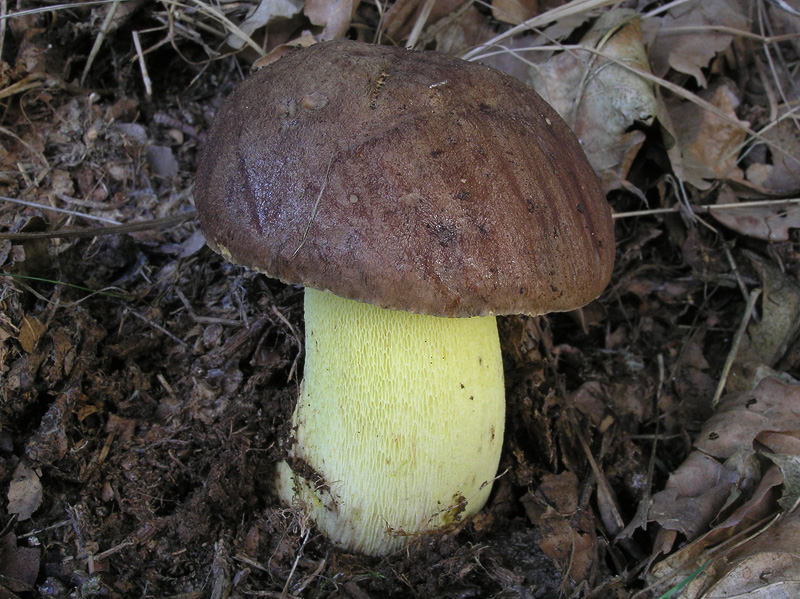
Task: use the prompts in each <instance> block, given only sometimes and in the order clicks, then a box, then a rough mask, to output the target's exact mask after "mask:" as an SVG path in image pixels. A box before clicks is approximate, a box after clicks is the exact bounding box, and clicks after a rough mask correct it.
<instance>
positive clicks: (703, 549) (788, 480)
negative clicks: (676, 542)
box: [649, 378, 800, 598]
mask: <svg viewBox="0 0 800 599" xmlns="http://www.w3.org/2000/svg"><path fill="white" fill-rule="evenodd" d="M798 431H800V385H787V384H784V383H782V382H780V381H778V380H777V379H773V378H764V379H762V380H761V382H760V383H759V384H758V386H757V387H756V388H755V389H754V390H753V391H752V392H747V393H737V394H731V395H728V396H726V397H724V398H723V399H722V401H721V402H720V404H719V406H718V409H717V412H716V414H715V415H714V416H712V417H711V418H710V419H709V420H708V422H707V423H706V425H705V426H704V427H703V430H702V431H701V432H700V434H699V435H698V437H697V441H696V442H695V447H696V450H695V451H694V452H692V454H691V455H690V456H689V458H688V459H687V461H686V462H685V464H684V465H682V466H681V467H680V468H679V469H678V471H676V473H675V474H673V477H670V483H669V484H668V489H667V490H669V488H670V487H679V488H682V489H683V490H684V493H686V492H688V493H689V494H691V493H692V487H693V486H699V488H700V489H702V488H712V484H713V483H715V482H716V481H717V480H718V479H719V474H718V472H719V471H718V470H717V467H716V466H714V465H713V463H712V464H711V466H710V467H711V469H712V470H711V476H712V477H714V478H713V479H712V480H711V481H710V482H709V481H706V482H704V481H702V480H701V477H696V476H695V477H693V478H689V477H687V476H686V475H685V474H679V473H680V472H681V471H682V470H684V467H685V466H686V465H691V464H693V463H708V461H709V460H711V461H712V462H715V463H716V464H719V460H722V459H725V460H726V461H725V464H724V466H725V468H726V469H727V470H730V467H731V466H735V468H734V470H738V472H739V474H740V476H739V479H738V480H737V481H735V482H734V483H733V485H732V486H730V487H729V489H728V491H729V493H728V497H729V498H732V499H733V500H734V501H730V499H729V500H728V501H727V502H725V501H723V498H722V497H721V496H720V497H716V498H711V497H710V496H709V494H708V493H702V494H697V493H695V494H696V495H697V497H696V499H695V503H696V505H695V506H694V507H695V509H696V510H697V511H698V512H703V513H706V514H708V513H713V512H714V511H716V512H717V513H718V514H719V517H721V518H724V521H723V522H721V523H720V524H718V525H717V526H715V527H714V528H712V529H711V530H709V531H708V532H707V533H706V534H704V535H703V536H701V537H699V538H697V539H696V540H695V541H694V542H692V543H690V544H689V545H688V546H686V547H684V548H683V549H681V550H680V551H679V552H677V553H675V554H674V555H672V556H670V557H668V558H667V559H665V560H664V561H662V562H661V563H659V564H657V565H656V566H655V567H654V568H653V570H652V572H651V575H650V577H649V578H650V580H649V582H651V584H652V585H653V586H652V587H651V588H650V589H649V591H650V592H652V593H654V594H655V595H657V594H658V591H659V590H662V591H663V590H666V589H668V588H671V587H672V586H674V585H675V584H677V583H679V582H681V581H684V580H686V579H687V578H689V577H690V576H691V575H692V574H693V573H694V572H698V571H699V572H700V574H699V575H698V576H697V577H696V578H694V579H692V580H691V581H690V582H689V584H687V585H686V587H685V588H684V589H683V591H682V594H681V596H682V597H687V598H695V597H700V596H702V597H718V598H722V597H739V596H741V597H745V596H747V597H753V596H759V597H773V596H775V597H784V596H785V597H793V596H795V595H794V594H792V593H793V592H794V591H791V592H790V593H789V594H776V595H772V594H770V593H772V592H777V591H780V592H781V593H782V592H783V591H785V590H786V589H794V588H795V587H794V586H793V585H795V584H796V583H797V581H798V580H800V577H798V573H800V552H799V550H798V548H799V547H800V520H798V514H800V510H797V509H796V507H797V501H798V498H799V497H800V432H798ZM754 446H758V447H761V448H762V454H763V455H764V456H765V457H767V458H769V459H770V460H771V461H772V462H774V463H775V464H777V466H771V467H770V468H768V469H767V471H766V472H765V473H764V474H763V476H760V475H759V473H758V468H756V467H755V463H754V462H753V459H752V458H753V455H754V454H753V452H752V451H751V448H753V447H754ZM740 458H742V459H740ZM759 476H760V478H759ZM673 478H678V479H679V480H678V481H677V482H678V483H680V484H679V485H675V484H674V483H675V482H676V481H674V480H673ZM731 478H732V477H731ZM778 485H782V498H781V499H779V500H778V502H780V503H781V505H782V506H783V507H784V509H787V510H788V509H792V510H793V511H792V512H791V513H788V514H787V515H786V516H784V517H783V518H782V519H773V520H772V522H771V524H770V525H769V526H767V527H763V528H762V531H761V532H760V533H759V534H752V533H753V531H752V530H750V532H749V533H748V534H749V535H750V536H749V538H747V539H745V540H742V541H740V542H738V543H733V544H730V543H729V544H728V546H729V547H730V549H729V550H728V551H727V552H726V551H720V550H719V549H716V550H714V551H713V552H709V549H711V548H712V547H719V546H721V544H723V543H724V542H725V541H727V540H728V539H731V538H732V537H733V536H734V535H735V534H737V533H739V532H742V531H745V530H747V529H748V528H749V527H751V526H752V524H754V523H756V522H759V521H764V519H765V518H766V517H767V516H768V515H769V514H770V513H773V514H774V513H775V509H776V507H777V503H776V499H778V498H777V495H776V490H777V488H778ZM733 490H738V491H739V494H738V495H736V494H734V493H730V491H733ZM662 493H664V492H662ZM662 493H659V494H657V495H656V496H654V506H655V505H660V506H662V508H664V511H665V512H669V510H670V509H672V510H673V513H674V512H675V509H674V508H670V507H669V506H668V505H667V502H666V501H668V500H669V499H670V498H671V497H675V496H676V494H675V493H674V492H673V493H671V494H667V495H663V496H661V497H659V495H662ZM713 502H716V506H714V505H712V503H713ZM691 507H692V506H691V505H690V504H688V505H685V506H684V511H685V514H684V515H682V516H680V517H681V518H683V517H684V516H688V517H689V521H691V518H692V512H691ZM729 511H730V515H727V514H725V512H729ZM651 513H652V510H651ZM658 516H659V517H660V519H659V521H660V522H662V521H664V522H666V523H667V524H668V525H669V528H672V529H676V528H677V527H676V526H673V525H672V524H674V522H673V521H671V520H669V519H666V520H665V519H664V515H663V514H658ZM726 516H727V517H726ZM695 519H696V518H695ZM683 528H684V529H686V526H684V527H683ZM667 547H668V545H667ZM709 555H711V556H714V557H713V559H712V560H709V559H708V556H709ZM655 595H654V596H655Z"/></svg>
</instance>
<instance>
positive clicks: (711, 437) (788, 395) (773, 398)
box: [695, 378, 800, 459]
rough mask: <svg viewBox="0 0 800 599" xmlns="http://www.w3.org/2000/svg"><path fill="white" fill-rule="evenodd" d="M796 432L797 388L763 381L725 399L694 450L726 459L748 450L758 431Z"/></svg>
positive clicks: (799, 410)
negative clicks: (741, 450)
mask: <svg viewBox="0 0 800 599" xmlns="http://www.w3.org/2000/svg"><path fill="white" fill-rule="evenodd" d="M796 429H800V385H794V386H793V385H787V384H785V383H782V382H780V381H779V380H777V379H774V378H765V379H763V380H762V381H761V382H760V383H759V384H758V386H757V387H756V388H755V389H754V390H753V391H752V392H745V393H734V394H730V395H727V396H725V397H724V398H723V399H722V400H721V401H720V403H719V405H718V406H717V410H716V413H715V414H714V415H713V416H712V417H711V418H709V419H708V421H707V422H706V424H705V426H704V427H703V430H702V431H701V433H700V434H699V435H698V436H697V440H696V441H695V447H696V448H697V449H699V450H700V451H702V452H704V453H705V454H707V455H710V456H713V457H715V458H722V459H726V458H728V457H730V456H731V455H733V454H734V453H735V452H736V451H738V450H739V449H740V448H742V447H746V448H750V447H752V445H753V441H754V440H755V439H756V436H757V435H758V434H759V433H761V432H762V431H773V432H774V431H793V430H796Z"/></svg>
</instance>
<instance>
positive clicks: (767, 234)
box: [711, 184, 800, 241]
mask: <svg viewBox="0 0 800 599" xmlns="http://www.w3.org/2000/svg"><path fill="white" fill-rule="evenodd" d="M737 203H739V198H738V197H737V196H736V194H735V193H734V192H733V189H732V188H731V187H730V186H729V185H727V184H726V185H723V186H722V188H721V189H720V191H719V195H718V196H717V204H723V205H729V204H737ZM711 214H712V215H713V216H714V218H715V219H717V220H718V221H719V222H721V223H722V224H723V225H725V226H726V227H728V228H729V229H732V230H733V231H736V232H737V233H740V234H741V235H747V236H748V237H753V238H755V239H763V240H764V241H788V240H789V235H790V233H791V230H792V229H798V228H800V206H796V205H787V204H776V203H770V202H765V203H764V205H763V206H748V207H746V208H735V209H725V210H714V211H713V212H712V213H711Z"/></svg>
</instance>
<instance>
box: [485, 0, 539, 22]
mask: <svg viewBox="0 0 800 599" xmlns="http://www.w3.org/2000/svg"><path fill="white" fill-rule="evenodd" d="M538 9H539V0H493V2H492V16H493V17H494V18H495V19H497V20H498V21H502V22H503V23H511V24H512V25H518V24H519V23H523V22H524V21H527V20H528V19H530V18H531V17H533V16H535V15H536V13H537V11H538Z"/></svg>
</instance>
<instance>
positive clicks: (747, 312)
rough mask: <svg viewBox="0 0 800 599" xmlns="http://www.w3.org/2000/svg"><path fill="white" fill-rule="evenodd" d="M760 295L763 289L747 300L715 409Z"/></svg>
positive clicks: (720, 381) (716, 398)
mask: <svg viewBox="0 0 800 599" xmlns="http://www.w3.org/2000/svg"><path fill="white" fill-rule="evenodd" d="M759 295H761V289H753V290H752V291H751V292H750V296H749V297H748V298H747V306H746V307H745V309H744V316H743V317H742V322H741V323H740V324H739V329H738V330H737V331H736V336H735V337H734V338H733V345H732V346H731V351H730V352H728V358H727V359H726V360H725V366H723V367H722V373H721V374H720V377H719V383H718V384H717V390H716V392H715V393H714V399H712V400H711V406H712V407H714V408H716V407H717V404H718V403H719V398H720V397H722V391H723V390H724V389H725V385H726V384H727V382H728V374H730V371H731V367H732V366H733V362H734V360H736V355H737V354H738V353H739V345H740V344H741V343H742V338H744V334H745V332H746V331H747V325H748V324H749V322H750V318H751V317H752V315H753V309H754V308H755V306H756V301H757V300H758V296H759Z"/></svg>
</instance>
